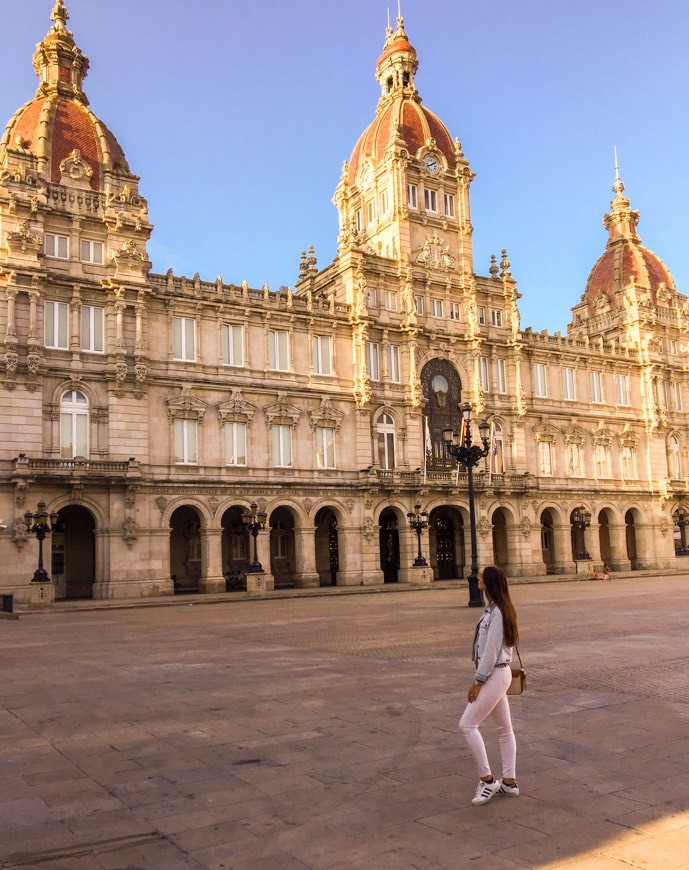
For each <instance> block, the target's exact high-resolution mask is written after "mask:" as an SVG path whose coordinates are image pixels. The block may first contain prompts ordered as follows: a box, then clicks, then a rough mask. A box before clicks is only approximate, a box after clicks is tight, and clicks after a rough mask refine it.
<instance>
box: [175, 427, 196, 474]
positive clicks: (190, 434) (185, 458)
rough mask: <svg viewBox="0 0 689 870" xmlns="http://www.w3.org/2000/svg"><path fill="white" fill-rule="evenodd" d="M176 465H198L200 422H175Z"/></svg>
mask: <svg viewBox="0 0 689 870" xmlns="http://www.w3.org/2000/svg"><path fill="white" fill-rule="evenodd" d="M174 435H175V464H176V465H196V464H197V463H198V461H199V450H198V422H197V421H196V420H175V422H174Z"/></svg>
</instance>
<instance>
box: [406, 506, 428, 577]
mask: <svg viewBox="0 0 689 870" xmlns="http://www.w3.org/2000/svg"><path fill="white" fill-rule="evenodd" d="M407 519H408V520H409V527H410V528H412V529H414V531H415V532H416V537H417V540H418V544H419V552H418V555H417V557H416V559H414V563H413V567H414V568H427V567H428V562H427V561H426V560H425V559H424V557H423V556H422V555H421V532H422V531H423V530H424V529H425V528H426V527H427V526H428V514H427V513H426V511H422V510H421V505H420V504H415V505H414V510H413V511H409V513H408V514H407Z"/></svg>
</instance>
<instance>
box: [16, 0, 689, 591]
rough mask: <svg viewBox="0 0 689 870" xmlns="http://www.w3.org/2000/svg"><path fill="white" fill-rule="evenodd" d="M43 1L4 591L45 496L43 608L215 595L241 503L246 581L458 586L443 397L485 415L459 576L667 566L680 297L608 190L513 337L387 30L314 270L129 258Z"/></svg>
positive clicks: (24, 133) (406, 63)
mask: <svg viewBox="0 0 689 870" xmlns="http://www.w3.org/2000/svg"><path fill="white" fill-rule="evenodd" d="M67 18H68V15H67V10H66V8H65V6H64V4H63V2H62V0H58V2H57V3H56V5H55V8H54V10H53V14H52V19H53V22H54V23H53V26H52V27H51V29H50V31H49V33H48V35H47V36H46V37H45V39H44V40H43V42H42V43H41V44H40V45H39V46H38V49H37V51H36V54H35V56H34V67H35V69H36V72H37V74H38V78H39V86H38V91H37V93H36V95H35V97H34V98H33V99H32V100H30V101H29V102H28V103H26V104H25V105H24V106H22V108H20V109H19V110H18V111H17V113H16V114H15V115H14V117H13V118H12V119H11V120H10V122H9V123H8V125H7V128H6V131H5V134H4V136H3V138H2V141H1V142H0V342H2V346H1V348H0V363H1V366H2V368H1V370H0V430H1V433H2V437H1V439H0V517H2V518H3V520H4V524H5V526H6V528H5V529H4V530H0V564H2V566H3V567H2V569H0V589H1V590H2V591H6V592H14V593H15V595H16V597H17V598H18V599H19V600H28V599H29V598H30V593H31V589H32V586H31V583H30V582H29V581H30V578H31V577H32V574H33V570H34V567H35V564H36V549H37V548H36V541H35V538H34V537H33V536H32V535H29V534H27V532H26V527H25V524H24V521H23V514H24V512H25V511H27V509H28V510H31V511H33V510H35V506H36V503H37V502H38V501H40V500H43V501H45V502H46V504H47V509H48V510H49V511H53V512H55V513H57V515H58V527H57V531H56V532H55V533H54V534H53V535H52V536H51V537H50V538H49V539H48V541H49V553H48V555H49V558H48V559H47V568H48V572H49V573H50V574H51V576H52V578H53V580H54V583H55V589H56V594H57V597H58V598H64V597H68V598H69V597H88V596H93V597H95V598H111V597H126V596H133V597H136V596H153V595H168V594H173V593H174V591H175V590H185V589H198V590H200V591H208V592H210V591H218V590H224V589H225V577H224V575H225V574H226V573H227V572H228V571H229V570H231V569H242V568H245V567H246V565H247V563H248V562H249V561H250V559H251V557H252V555H253V554H252V552H251V551H250V544H251V539H250V537H249V535H247V533H246V530H245V528H244V527H243V526H242V520H241V517H242V514H243V513H244V512H245V511H246V509H247V508H248V507H249V505H251V504H252V503H254V502H255V503H257V505H258V508H259V510H263V511H265V512H266V514H267V518H268V521H267V528H266V530H265V531H261V532H260V533H259V534H258V537H257V539H256V543H257V547H258V557H259V560H260V562H261V563H262V565H263V566H264V568H265V569H266V577H265V581H266V584H267V585H268V586H270V585H271V584H272V583H273V582H274V583H277V584H281V585H285V586H289V585H291V586H294V587H307V586H316V585H319V584H321V585H323V584H331V583H336V584H338V585H360V584H377V583H383V582H386V581H387V582H395V581H397V582H409V581H412V580H413V581H414V582H431V581H432V579H434V578H435V579H437V578H442V579H446V578H458V579H459V578H463V577H464V576H465V575H466V573H467V570H468V562H469V559H468V555H467V554H468V552H469V546H468V537H469V536H468V501H467V480H466V472H464V471H459V470H457V468H456V466H455V464H454V462H453V461H452V460H451V459H450V457H448V455H447V452H446V450H445V447H444V444H443V441H442V431H443V429H444V428H447V427H448V426H450V425H451V426H454V427H455V428H456V427H458V426H459V419H460V413H459V406H460V404H462V403H465V402H470V403H471V405H472V406H473V409H474V415H475V417H487V418H488V419H489V420H490V422H491V426H492V442H491V444H492V446H491V450H490V454H489V456H488V458H487V459H486V461H485V466H481V467H479V469H478V470H477V473H476V491H477V495H476V508H477V516H478V546H479V561H480V563H481V564H486V563H488V562H493V561H495V562H497V563H499V564H501V565H504V566H505V567H506V569H507V571H508V572H509V573H510V574H512V575H543V574H546V573H563V572H570V571H574V570H576V569H577V565H578V566H579V568H580V569H581V560H579V562H577V559H576V556H577V555H578V554H579V553H580V552H581V551H583V550H584V549H588V551H589V552H590V554H591V557H592V560H593V563H594V564H600V563H601V562H602V561H605V562H607V563H608V564H609V565H610V567H611V568H612V569H613V570H616V569H617V570H621V569H630V568H632V569H635V568H669V567H673V566H676V565H678V556H679V555H683V550H684V547H683V546H682V545H683V543H684V538H683V535H684V528H683V527H682V528H681V529H680V528H679V527H678V526H677V524H676V519H677V517H678V513H677V509H678V508H680V509H683V508H684V502H683V500H684V498H685V490H686V478H685V473H686V468H687V464H686V463H687V458H686V445H687V437H688V432H687V425H686V411H685V407H687V403H689V395H688V394H687V392H686V389H687V377H686V359H687V344H688V334H689V312H688V310H687V298H686V297H685V296H684V295H682V294H680V293H678V292H677V290H676V288H675V284H674V282H673V279H672V276H671V275H670V274H669V272H668V270H667V268H666V267H665V266H664V264H663V263H662V261H661V260H660V259H659V258H658V257H657V256H655V255H654V254H653V253H651V252H650V251H648V250H647V249H646V248H644V247H643V246H642V244H641V241H640V239H639V237H638V235H637V230H636V227H637V223H638V219H639V215H638V212H635V211H633V210H632V209H631V207H630V203H629V200H628V199H627V198H626V197H625V196H624V186H623V184H622V182H621V181H620V179H619V177H618V178H616V180H615V185H614V199H613V200H612V204H611V211H610V213H609V214H608V215H606V216H605V225H606V227H607V230H608V234H609V237H608V241H607V246H606V248H605V251H604V253H603V255H602V256H601V258H600V259H599V260H598V262H597V263H596V264H595V266H594V267H593V270H592V271H591V275H590V277H589V280H588V283H587V286H586V288H585V290H584V293H583V295H582V297H581V300H580V302H578V303H577V305H575V307H574V308H573V315H572V322H571V324H570V326H569V329H568V333H567V335H566V336H563V335H560V334H559V333H555V334H554V335H550V334H548V333H546V332H544V333H534V332H532V331H531V330H530V329H522V327H521V324H520V316H519V307H518V303H519V298H520V294H519V292H518V291H517V287H516V282H515V279H514V278H513V276H512V274H511V272H510V263H509V260H508V258H507V254H506V252H505V251H503V252H502V256H501V258H499V259H498V258H496V257H493V258H492V261H491V263H490V265H489V268H488V269H487V272H488V274H487V275H486V276H482V275H479V274H477V272H476V270H475V265H474V261H473V255H472V229H473V228H472V225H471V215H470V186H471V182H472V179H473V172H472V170H471V168H470V166H469V163H468V161H467V159H466V157H465V156H464V154H463V152H462V147H461V144H460V142H459V140H458V139H453V138H452V137H451V136H450V134H449V132H448V131H447V129H446V127H445V126H444V124H443V123H442V121H441V120H440V119H439V118H438V117H437V116H436V115H434V114H433V112H431V111H430V110H429V109H427V108H426V107H425V105H422V104H421V100H420V97H419V94H418V92H417V90H416V79H415V77H416V73H417V68H418V61H417V56H416V51H415V50H414V48H413V47H412V45H411V44H410V42H409V40H408V38H407V35H406V33H405V30H404V25H403V22H402V20H401V19H399V20H398V22H397V28H396V30H394V31H393V30H392V29H390V28H389V29H388V31H387V34H386V39H385V44H384V48H383V53H382V54H381V56H380V58H379V60H378V64H377V74H376V76H377V80H378V84H379V86H380V98H379V101H378V106H377V109H376V113H375V117H374V119H373V121H372V122H371V124H370V125H369V126H368V127H367V129H366V130H365V131H364V132H363V134H362V135H361V136H360V137H359V139H358V140H357V142H356V144H355V146H354V150H353V152H352V154H351V157H350V159H349V161H348V162H346V163H345V164H344V166H343V168H342V174H341V177H340V181H339V184H338V186H337V189H336V191H335V198H334V202H335V205H336V206H337V209H338V211H339V215H340V234H339V243H338V250H337V255H336V257H335V260H334V261H333V262H332V263H331V264H330V265H328V266H326V267H325V268H324V269H319V268H318V267H317V264H316V258H315V256H314V254H313V251H312V250H311V251H309V252H308V253H304V254H302V259H301V264H300V269H299V277H298V280H297V281H296V283H295V285H294V288H293V289H291V288H287V289H282V290H281V291H280V292H272V291H270V290H269V288H268V287H267V286H264V287H262V288H252V287H248V286H247V285H246V284H242V285H235V284H227V283H224V282H223V281H222V280H221V279H220V278H218V279H217V280H216V281H211V282H209V281H205V280H201V278H200V277H199V275H198V274H196V275H194V277H192V278H186V277H181V276H176V275H174V274H173V273H172V271H168V272H167V274H165V275H157V274H153V273H152V272H151V271H150V266H151V264H150V262H149V259H148V256H147V252H146V245H147V240H148V239H149V236H150V234H151V232H152V226H151V224H150V222H149V219H148V209H147V203H146V200H145V199H144V197H143V196H142V194H141V193H140V191H139V178H138V176H136V175H135V174H133V172H132V171H131V170H130V168H129V166H128V163H127V160H126V158H125V155H124V152H123V150H122V148H121V147H120V145H119V144H118V141H117V140H116V138H115V137H114V136H113V134H112V133H111V132H110V131H109V130H108V128H107V127H106V126H105V125H104V124H103V123H102V122H101V121H100V120H99V119H98V118H97V117H96V115H95V114H94V113H93V112H92V111H91V109H90V108H89V106H88V100H87V98H86V95H85V93H84V90H83V82H84V78H85V76H86V73H87V70H88V66H89V63H88V59H87V58H86V57H85V56H84V55H83V54H82V52H81V51H80V50H79V48H78V47H77V45H76V43H75V41H74V38H73V35H72V33H71V32H70V31H69V30H68V29H67ZM415 503H421V505H422V506H423V508H424V509H426V510H427V511H428V512H429V515H430V522H429V527H428V529H427V530H425V531H424V532H423V537H422V548H423V551H424V553H425V554H426V555H427V556H428V557H429V562H430V566H429V568H428V569H427V570H421V569H413V568H412V567H411V565H412V561H413V559H414V556H415V555H416V536H415V533H414V532H413V531H412V530H411V529H410V528H409V526H408V523H407V512H408V511H410V510H411V508H412V506H413V505H414V504H415ZM579 507H583V508H585V509H586V510H587V511H588V512H590V514H591V521H590V522H591V525H590V528H588V529H587V530H586V532H585V536H586V537H585V541H584V540H582V539H581V535H582V532H581V530H580V529H577V528H576V527H574V526H573V522H572V515H573V512H574V511H575V509H577V508H579ZM680 512H681V511H680ZM679 532H681V535H682V537H681V541H680V545H679V546H678V544H677V543H676V541H677V539H678V534H679Z"/></svg>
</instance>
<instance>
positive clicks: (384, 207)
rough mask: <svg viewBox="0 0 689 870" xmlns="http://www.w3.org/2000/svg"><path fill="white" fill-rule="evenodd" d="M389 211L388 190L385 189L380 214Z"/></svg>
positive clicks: (381, 198) (381, 197)
mask: <svg viewBox="0 0 689 870" xmlns="http://www.w3.org/2000/svg"><path fill="white" fill-rule="evenodd" d="M387 213H388V192H387V190H384V191H383V192H382V193H381V194H380V214H381V216H382V215H384V214H387Z"/></svg>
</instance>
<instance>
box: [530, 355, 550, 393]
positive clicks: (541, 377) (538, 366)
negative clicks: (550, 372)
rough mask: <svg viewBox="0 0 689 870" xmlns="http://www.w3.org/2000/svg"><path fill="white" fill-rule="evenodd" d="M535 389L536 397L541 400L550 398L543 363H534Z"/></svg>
mask: <svg viewBox="0 0 689 870" xmlns="http://www.w3.org/2000/svg"><path fill="white" fill-rule="evenodd" d="M533 389H534V396H537V397H538V398H539V399H545V398H547V396H548V383H547V381H546V371H545V365H544V364H543V363H534V367H533Z"/></svg>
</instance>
